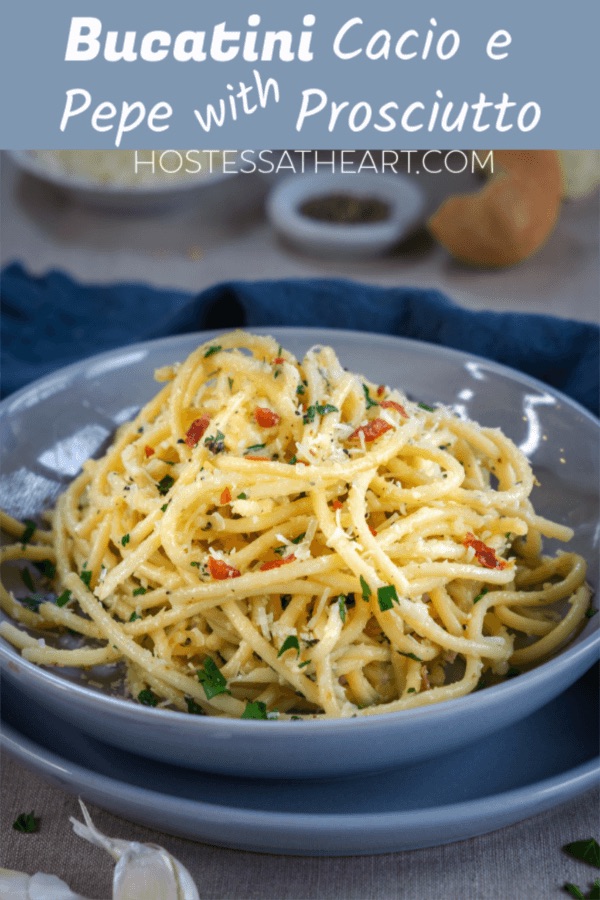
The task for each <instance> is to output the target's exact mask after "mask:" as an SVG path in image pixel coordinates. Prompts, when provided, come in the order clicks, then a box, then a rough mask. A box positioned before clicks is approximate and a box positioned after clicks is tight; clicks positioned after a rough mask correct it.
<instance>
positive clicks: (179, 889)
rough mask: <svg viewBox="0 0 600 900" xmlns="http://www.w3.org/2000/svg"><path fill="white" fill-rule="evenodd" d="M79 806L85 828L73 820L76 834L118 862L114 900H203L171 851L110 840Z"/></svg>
mask: <svg viewBox="0 0 600 900" xmlns="http://www.w3.org/2000/svg"><path fill="white" fill-rule="evenodd" d="M79 805H80V806H81V810H82V812H83V818H84V819H85V825H84V824H82V823H81V822H78V821H77V819H74V818H72V817H71V823H72V825H73V830H74V832H75V834H76V835H78V836H79V837H81V838H83V839H84V840H86V841H89V842H90V844H94V845H95V846H96V847H102V848H103V849H104V850H106V851H107V853H110V855H111V856H112V858H113V859H114V860H116V861H117V865H116V867H115V873H114V877H113V900H139V898H140V897H143V898H144V900H200V898H199V896H198V891H197V889H196V885H195V884H194V881H193V879H192V876H191V875H190V873H189V872H188V870H187V869H186V868H185V866H182V865H181V863H180V862H179V861H178V860H176V859H175V857H174V856H171V854H170V853H169V852H168V850H165V849H164V847H158V846H157V845H156V844H140V843H138V842H137V841H123V840H120V839H119V838H109V837H107V836H106V835H104V834H102V832H100V831H98V829H97V828H96V826H95V825H94V823H93V822H92V820H91V818H90V814H89V813H88V811H87V809H86V807H85V805H84V804H83V803H82V801H81V800H80V801H79Z"/></svg>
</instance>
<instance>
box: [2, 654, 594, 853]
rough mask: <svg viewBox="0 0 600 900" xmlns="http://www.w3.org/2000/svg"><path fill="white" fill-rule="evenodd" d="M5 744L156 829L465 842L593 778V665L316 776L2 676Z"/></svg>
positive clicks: (272, 844)
mask: <svg viewBox="0 0 600 900" xmlns="http://www.w3.org/2000/svg"><path fill="white" fill-rule="evenodd" d="M2 716H3V720H2V737H1V742H2V745H3V747H4V749H5V751H6V752H8V753H9V754H10V755H11V756H14V757H15V758H16V759H18V760H20V761H21V762H22V763H23V764H24V765H25V766H27V767H28V768H30V769H32V770H33V771H35V772H37V773H38V774H39V775H41V776H42V777H43V778H45V779H46V780H48V781H50V782H52V783H53V784H54V785H56V786H57V787H60V788H62V789H64V790H66V791H68V792H69V793H71V794H76V795H78V796H80V797H81V798H82V799H83V800H86V801H89V802H90V803H95V804H97V805H98V806H101V807H103V808H104V809H108V810H110V811H111V812H113V813H115V814H116V815H119V816H122V817H123V818H125V819H128V820H130V821H133V822H138V823H140V824H142V825H147V826H149V827H151V828H156V829H158V830H160V831H162V832H168V833H170V834H174V835H179V836H181V837H187V838H192V839H194V840H198V841H203V842H204V843H207V844H216V845H219V846H223V847H231V848H234V849H236V850H255V851H258V852H262V853H285V854H295V855H303V856H357V855H359V854H374V853H392V852H395V851H398V850H416V849H418V848H421V847H433V846H436V845H438V844H448V843H452V842H453V841H461V840H466V839H467V838H471V837H475V836H476V835H479V834H486V833H487V832H489V831H495V830H496V829H498V828H503V827H505V826H507V825H512V824H514V823H515V822H519V821H521V820H522V819H525V818H527V817H529V816H533V815H536V814H537V813H541V812H544V811H545V810H547V809H551V808H552V807H554V806H556V805H558V804H559V803H564V802H565V801H567V800H571V799H572V798H574V797H577V796H578V795H579V794H582V793H583V792H584V791H587V790H589V789H590V788H592V787H594V785H597V784H598V783H599V782H600V758H599V757H598V670H597V668H594V669H592V670H591V671H590V672H588V673H587V674H586V675H585V676H584V677H583V678H581V679H580V680H579V681H578V682H577V683H576V684H574V685H572V686H571V688H569V689H568V690H567V691H566V692H565V693H564V694H562V695H561V696H560V697H558V698H557V699H555V700H553V701H552V703H549V704H548V705H547V706H544V707H542V709H539V710H538V711H537V712H535V713H533V715H531V716H529V718H527V719H522V720H521V721H520V722H517V723H516V724H513V725H511V726H509V727H508V728H505V729H502V730H501V731H498V732H496V734H493V735H491V736H489V737H487V738H483V739H481V740H479V741H475V742H474V743H472V744H471V745H470V746H469V747H465V748H464V749H462V750H454V751H453V752H451V753H447V754H446V755H444V756H442V757H440V758H438V759H435V760H430V761H428V762H422V763H417V764H413V765H410V766H406V767H402V768H399V769H395V770H392V771H387V772H382V773H379V774H374V775H373V774H372V775H359V776H354V777H346V778H332V779H328V780H305V781H295V780H285V781H273V780H272V779H256V778H252V779H249V778H233V777H229V776H225V775H211V774H205V773H202V772H196V771H192V770H190V769H183V768H181V767H179V766H169V765H167V764H165V763H159V762H155V761H153V760H149V759H143V758H142V757H140V756H134V755H133V754H131V753H127V752H126V751H124V750H117V749H115V748H114V747H110V746H108V745H107V744H102V743H100V741H98V740H96V739H95V738H92V737H90V736H89V735H86V734H85V733H84V732H82V731H79V730H78V729H77V728H75V727H74V726H72V725H68V724H67V723H65V722H63V721H62V720H61V719H59V718H57V717H56V716H54V715H53V714H52V713H48V712H47V710H46V709H45V708H44V707H43V706H40V705H39V704H38V703H36V702H35V701H31V700H29V699H28V698H27V697H26V696H25V695H24V694H21V692H20V691H18V690H15V689H14V688H12V686H10V685H8V684H7V685H5V686H4V689H3V693H2Z"/></svg>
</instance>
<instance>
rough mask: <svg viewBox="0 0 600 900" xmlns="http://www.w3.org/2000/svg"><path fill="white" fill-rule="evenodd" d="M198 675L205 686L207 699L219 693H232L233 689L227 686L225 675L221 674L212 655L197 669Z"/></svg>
mask: <svg viewBox="0 0 600 900" xmlns="http://www.w3.org/2000/svg"><path fill="white" fill-rule="evenodd" d="M196 675H197V676H198V681H199V682H200V684H201V685H202V687H203V688H204V693H205V694H206V699H207V700H210V699H211V698H212V697H216V696H217V695H218V694H231V691H230V690H229V689H228V688H227V682H226V681H225V676H224V675H222V674H221V671H220V670H219V668H218V667H217V664H216V663H215V661H214V659H212V658H211V657H210V656H207V657H206V659H205V660H204V666H203V667H202V668H201V669H198V670H197V672H196Z"/></svg>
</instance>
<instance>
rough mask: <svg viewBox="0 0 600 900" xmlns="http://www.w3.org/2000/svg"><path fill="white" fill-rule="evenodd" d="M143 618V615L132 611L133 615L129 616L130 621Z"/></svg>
mask: <svg viewBox="0 0 600 900" xmlns="http://www.w3.org/2000/svg"><path fill="white" fill-rule="evenodd" d="M141 618H142V617H141V616H140V615H138V613H136V612H132V613H131V615H130V616H129V621H130V622H135V621H136V619H141Z"/></svg>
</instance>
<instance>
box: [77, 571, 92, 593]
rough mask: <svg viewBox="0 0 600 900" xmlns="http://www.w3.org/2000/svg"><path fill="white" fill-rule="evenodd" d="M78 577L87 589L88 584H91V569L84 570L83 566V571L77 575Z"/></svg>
mask: <svg viewBox="0 0 600 900" xmlns="http://www.w3.org/2000/svg"><path fill="white" fill-rule="evenodd" d="M79 577H80V578H81V580H82V581H83V583H84V584H85V586H86V587H87V588H89V586H90V583H91V580H92V570H91V569H86V568H85V565H84V567H83V569H82V570H81V572H80V573H79Z"/></svg>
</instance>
